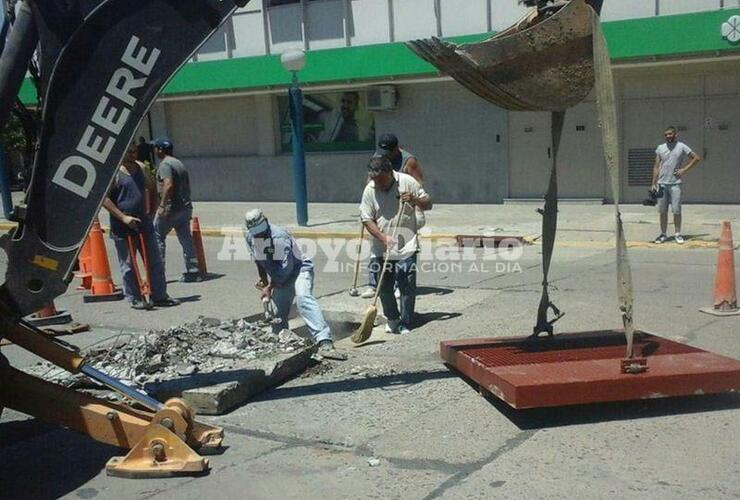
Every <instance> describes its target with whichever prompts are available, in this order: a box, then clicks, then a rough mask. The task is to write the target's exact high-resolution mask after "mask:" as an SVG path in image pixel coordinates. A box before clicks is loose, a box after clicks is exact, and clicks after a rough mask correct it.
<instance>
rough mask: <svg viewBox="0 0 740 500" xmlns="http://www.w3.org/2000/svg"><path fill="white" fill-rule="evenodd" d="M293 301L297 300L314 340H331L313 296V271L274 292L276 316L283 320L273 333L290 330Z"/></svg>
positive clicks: (302, 316)
mask: <svg viewBox="0 0 740 500" xmlns="http://www.w3.org/2000/svg"><path fill="white" fill-rule="evenodd" d="M293 299H295V305H296V307H297V308H298V314H299V315H300V316H301V318H303V321H304V322H305V323H306V326H307V327H308V329H309V330H310V331H311V335H312V336H313V338H314V340H315V341H316V342H317V343H318V342H321V341H322V340H327V339H329V340H331V330H330V329H329V325H328V324H327V323H326V320H325V319H324V315H323V313H322V312H321V308H320V307H319V302H318V301H317V300H316V298H315V297H314V296H313V269H311V270H303V271H301V272H300V273H298V276H296V277H295V278H294V279H293V280H291V281H288V282H287V283H285V284H284V285H283V286H281V287H279V288H274V289H273V290H272V302H273V304H275V314H276V316H277V317H278V318H280V320H281V323H280V324H278V325H273V326H272V330H273V332H275V333H279V332H280V331H281V330H283V329H284V328H288V314H289V313H290V305H291V304H292V303H293Z"/></svg>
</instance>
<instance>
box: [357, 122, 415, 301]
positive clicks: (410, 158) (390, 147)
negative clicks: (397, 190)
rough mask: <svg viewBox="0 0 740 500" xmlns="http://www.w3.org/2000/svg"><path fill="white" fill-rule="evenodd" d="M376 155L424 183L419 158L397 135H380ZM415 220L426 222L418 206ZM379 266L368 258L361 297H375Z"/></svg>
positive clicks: (395, 168)
mask: <svg viewBox="0 0 740 500" xmlns="http://www.w3.org/2000/svg"><path fill="white" fill-rule="evenodd" d="M378 156H385V157H386V158H388V159H389V160H390V162H391V165H393V170H394V171H395V172H400V173H402V174H407V175H410V176H411V177H413V178H414V179H415V180H416V181H417V182H418V183H419V184H421V185H423V184H424V172H423V171H422V169H421V164H420V163H419V160H418V159H417V158H416V156H414V155H413V154H412V153H410V152H409V151H407V150H405V149H403V148H401V147H400V146H399V143H398V137H396V135H395V134H392V133H389V134H383V135H381V136H380V138H379V139H378V149H377V150H376V151H375V154H374V155H373V157H378ZM416 221H417V227H418V229H421V228H422V227H424V225H425V224H426V217H425V215H424V211H423V210H421V209H420V208H418V207H417V209H416ZM379 266H380V264H378V263H377V262H376V261H374V260H373V259H370V263H369V264H368V285H367V286H368V287H367V290H365V291H364V292H362V294H361V295H360V297H362V298H363V299H372V298H373V297H375V287H377V284H378V272H377V270H378V269H379ZM398 295H399V293H398V288H396V296H398Z"/></svg>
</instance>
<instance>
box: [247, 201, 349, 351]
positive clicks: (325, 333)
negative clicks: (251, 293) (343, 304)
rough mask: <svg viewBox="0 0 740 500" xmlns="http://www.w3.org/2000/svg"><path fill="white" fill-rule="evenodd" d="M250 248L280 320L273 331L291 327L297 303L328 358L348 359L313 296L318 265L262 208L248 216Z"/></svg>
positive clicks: (263, 291) (248, 213) (248, 241)
mask: <svg viewBox="0 0 740 500" xmlns="http://www.w3.org/2000/svg"><path fill="white" fill-rule="evenodd" d="M244 222H245V225H246V228H247V233H246V239H247V246H248V247H249V251H250V252H251V253H252V256H253V257H254V259H255V262H256V264H257V271H258V273H259V276H260V281H261V282H262V285H263V286H262V287H261V290H262V298H263V299H268V300H272V302H273V304H274V306H275V307H274V309H275V315H276V317H277V319H279V320H280V321H279V322H275V323H274V324H273V331H275V333H279V332H280V331H282V330H283V329H286V328H288V314H289V312H290V305H291V304H292V303H293V300H294V299H295V304H296V307H297V309H298V314H300V316H301V318H303V321H304V322H305V323H306V326H307V327H308V329H309V330H310V332H311V335H312V336H313V338H314V340H315V341H316V343H317V344H318V346H319V354H321V355H322V356H323V357H325V358H329V359H336V360H345V359H347V355H346V354H344V353H341V352H339V351H337V350H336V349H335V348H334V342H333V341H332V338H331V330H330V329H329V325H328V324H327V322H326V320H325V319H324V315H323V314H322V312H321V308H320V307H319V303H318V301H317V300H316V298H315V297H314V296H313V278H314V267H313V262H311V259H308V258H306V257H304V256H303V255H302V254H301V251H300V249H299V248H298V244H297V243H296V241H295V239H294V238H293V237H292V236H291V235H290V233H288V232H287V231H286V230H285V229H283V228H281V227H278V226H276V225H274V224H270V223H269V222H268V220H267V218H265V216H264V214H263V213H262V210H260V209H254V210H250V211H249V212H247V213H246V215H245V216H244Z"/></svg>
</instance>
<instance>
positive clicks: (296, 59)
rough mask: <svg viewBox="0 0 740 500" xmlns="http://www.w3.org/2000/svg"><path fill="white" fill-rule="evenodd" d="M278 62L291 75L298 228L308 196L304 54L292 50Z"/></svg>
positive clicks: (304, 223) (304, 221)
mask: <svg viewBox="0 0 740 500" xmlns="http://www.w3.org/2000/svg"><path fill="white" fill-rule="evenodd" d="M280 62H281V63H282V65H283V68H285V69H286V70H287V71H290V72H291V73H292V74H293V81H292V84H291V86H290V91H289V93H288V95H289V97H290V99H289V101H290V121H291V124H292V131H293V192H294V195H295V207H296V218H297V219H298V225H299V226H307V225H308V194H307V189H306V154H305V152H304V149H303V92H301V88H300V86H299V84H298V72H299V71H300V70H302V69H303V67H304V66H305V65H306V53H305V52H304V51H303V50H301V49H292V50H288V51H286V52H284V53H283V54H282V55H281V56H280Z"/></svg>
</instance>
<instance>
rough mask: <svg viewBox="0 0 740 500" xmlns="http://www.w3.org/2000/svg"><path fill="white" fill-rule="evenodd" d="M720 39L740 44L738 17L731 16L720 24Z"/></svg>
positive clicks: (739, 17) (739, 20) (739, 19)
mask: <svg viewBox="0 0 740 500" xmlns="http://www.w3.org/2000/svg"><path fill="white" fill-rule="evenodd" d="M722 38H726V39H727V41H728V42H730V43H737V42H740V16H732V17H731V18H729V19H728V20H727V21H726V22H724V23H722Z"/></svg>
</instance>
